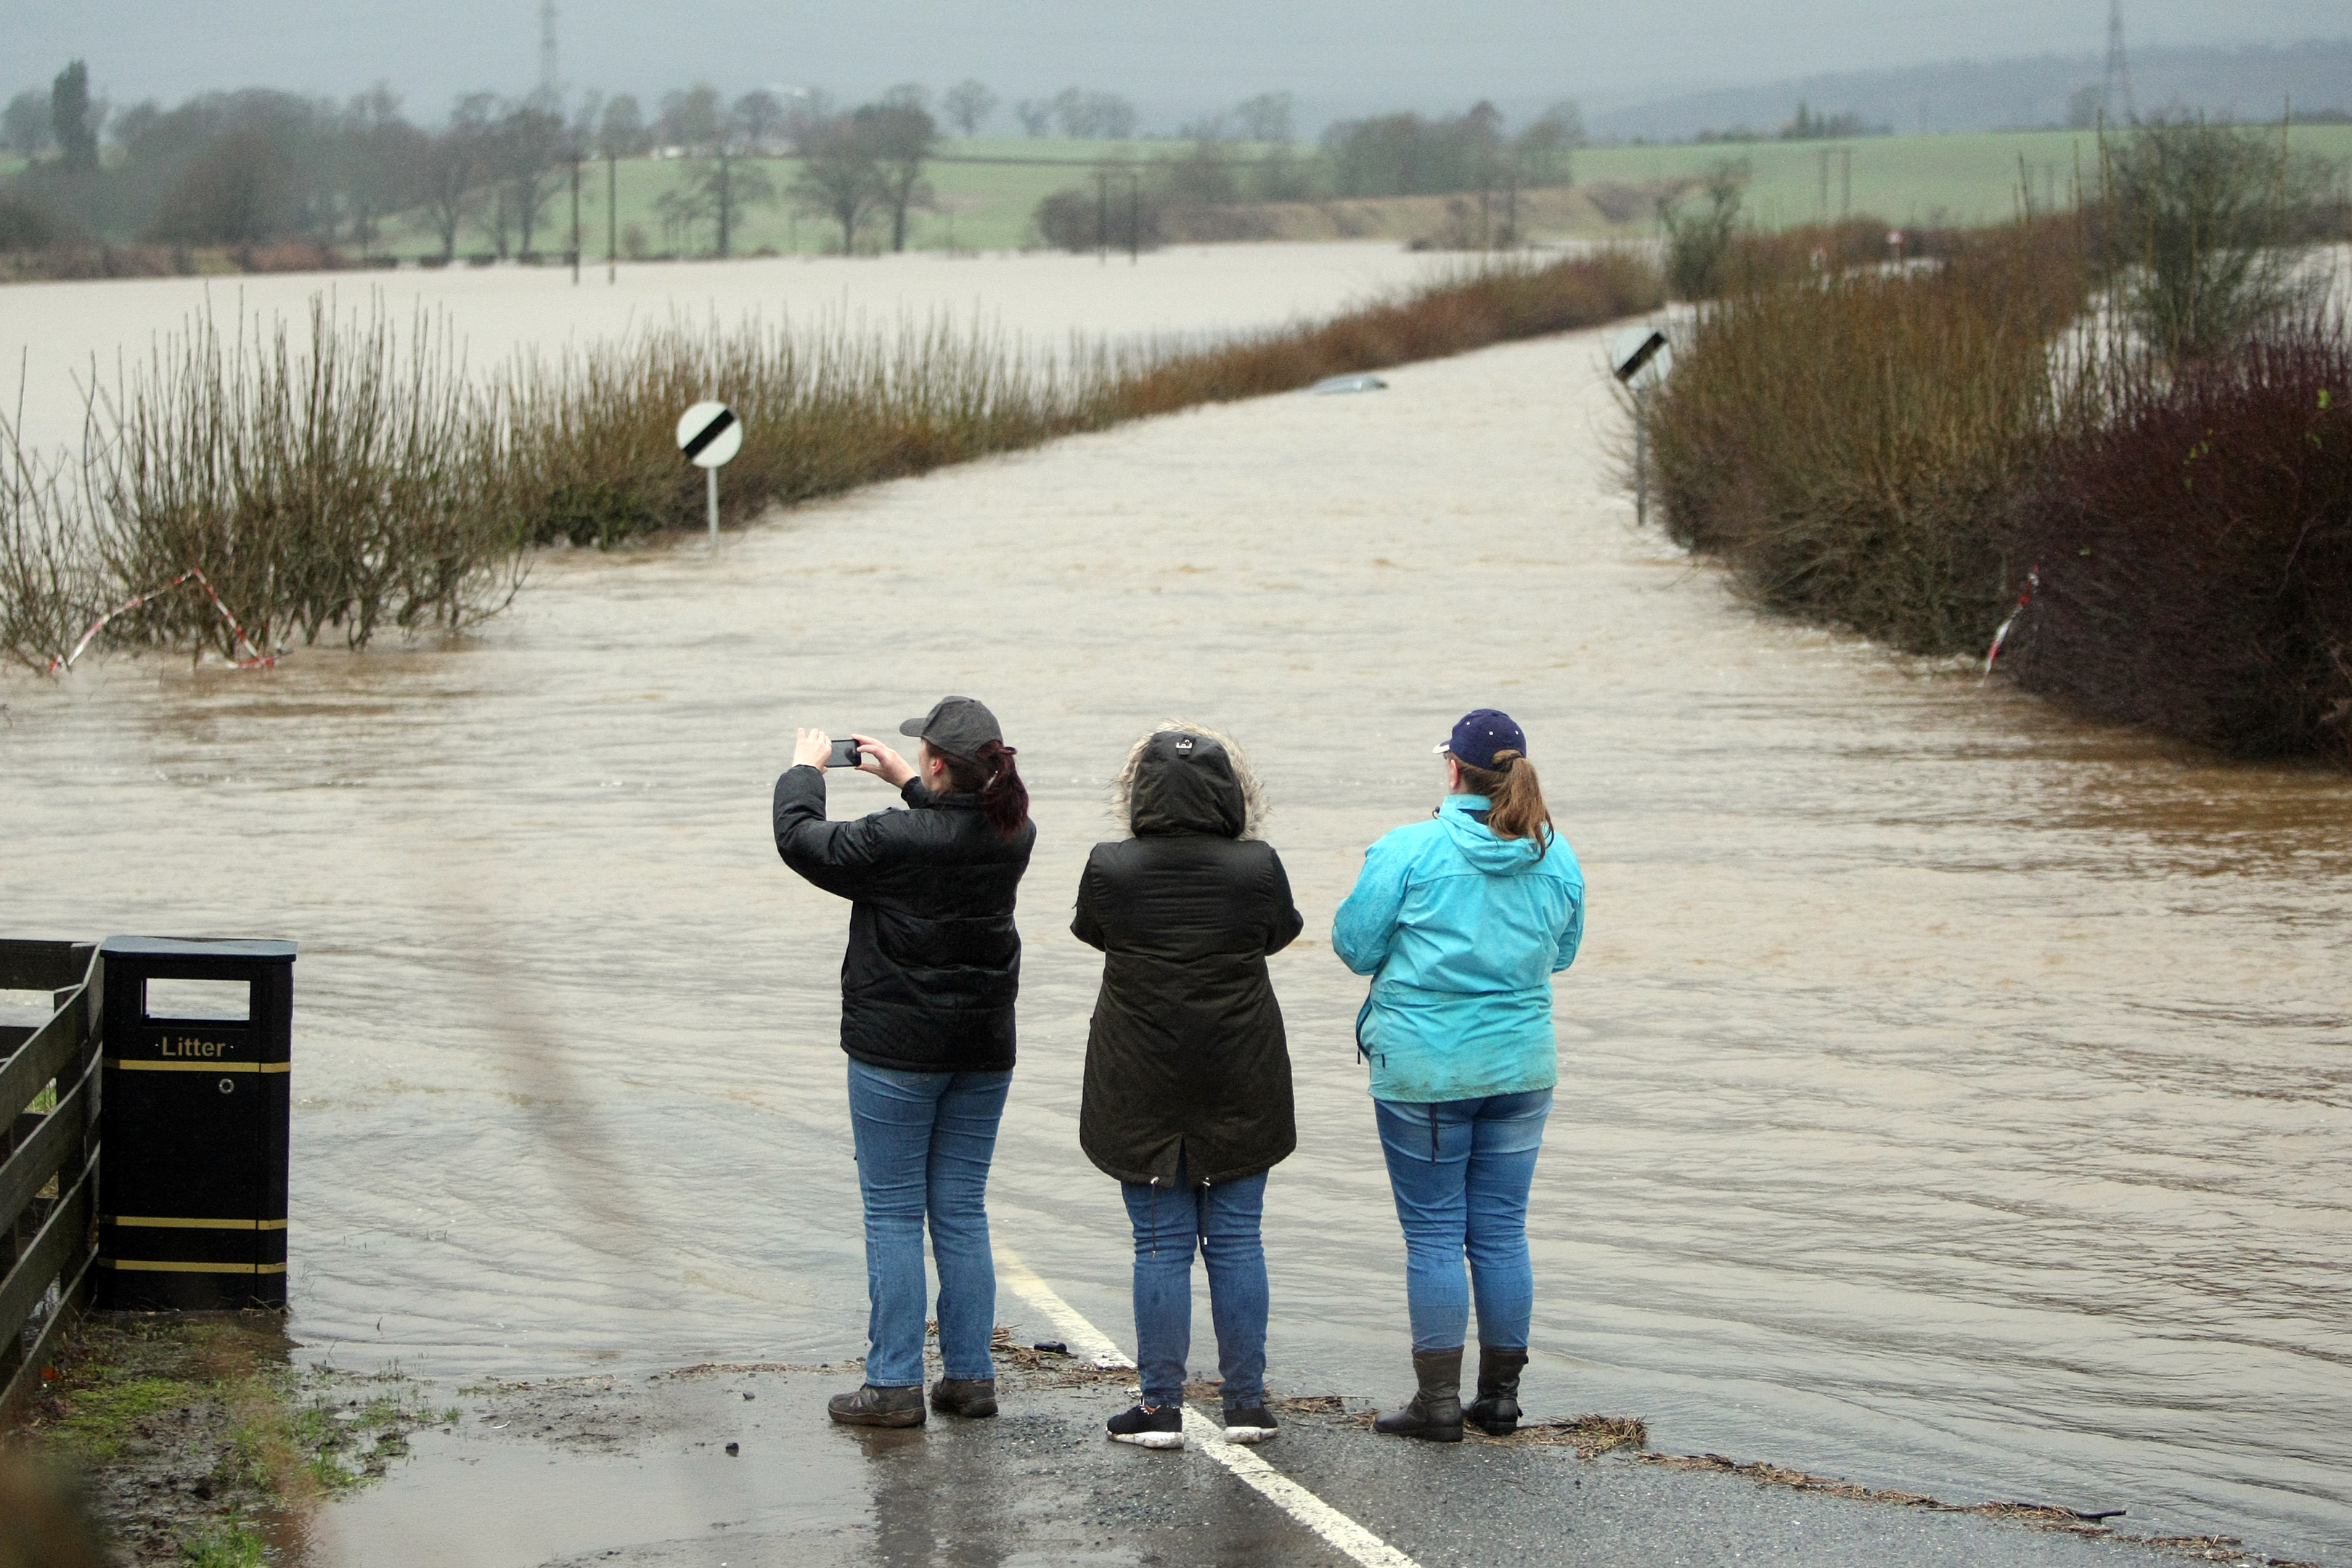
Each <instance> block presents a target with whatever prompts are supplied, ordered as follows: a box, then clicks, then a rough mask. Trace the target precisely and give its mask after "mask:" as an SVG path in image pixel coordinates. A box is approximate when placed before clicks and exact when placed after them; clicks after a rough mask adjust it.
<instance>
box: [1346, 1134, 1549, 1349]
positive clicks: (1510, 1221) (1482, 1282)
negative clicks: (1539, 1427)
mask: <svg viewBox="0 0 2352 1568" xmlns="http://www.w3.org/2000/svg"><path fill="white" fill-rule="evenodd" d="M1372 1105H1373V1107H1374V1110H1375V1113H1376V1114H1377V1116H1378V1118H1379V1121H1380V1128H1381V1152H1382V1153H1384V1154H1386V1155H1387V1156H1388V1163H1389V1185H1390V1187H1391V1189H1392V1190H1393V1191H1394V1192H1395V1194H1396V1209H1397V1222H1398V1223H1399V1224H1400V1225H1402V1226H1404V1294H1405V1303H1406V1305H1407V1306H1408V1307H1409V1308H1410V1309H1411V1310H1412V1348H1413V1353H1414V1354H1416V1355H1418V1354H1420V1353H1422V1352H1424V1351H1443V1350H1454V1349H1456V1348H1458V1347H1459V1346H1460V1345H1461V1344H1462V1342H1463V1340H1464V1338H1465V1331H1466V1330H1467V1329H1468V1327H1469V1323H1470V1298H1471V1293H1472V1292H1473V1291H1474V1290H1475V1292H1476V1294H1477V1298H1478V1339H1479V1342H1481V1343H1484V1344H1490V1345H1493V1346H1495V1347H1496V1348H1497V1349H1499V1350H1525V1349H1526V1348H1527V1344H1528V1319H1530V1318H1532V1317H1533V1316H1534V1315H1535V1306H1536V1276H1535V1269H1534V1267H1533V1266H1532V1265H1530V1264H1529V1263H1528V1185H1529V1184H1531V1183H1532V1182H1533V1181H1534V1180H1535V1174H1536V1154H1537V1152H1538V1151H1539V1150H1541V1149H1542V1148H1543V1132H1544V1119H1545V1118H1546V1117H1547V1116H1549V1115H1550V1114H1551V1090H1549V1089H1530V1090H1528V1091H1527V1092H1526V1093H1524V1094H1496V1095H1490V1096H1488V1097H1487V1098H1486V1099H1484V1100H1440V1101H1439V1102H1437V1103H1436V1104H1433V1105H1422V1104H1410V1103H1407V1102H1405V1101H1402V1100H1374V1101H1372ZM1465 1254H1467V1255H1468V1257H1469V1259H1470V1279H1469V1281H1468V1283H1467V1284H1466V1285H1465V1282H1464V1280H1463V1278H1462V1259H1463V1257H1464V1255H1465Z"/></svg>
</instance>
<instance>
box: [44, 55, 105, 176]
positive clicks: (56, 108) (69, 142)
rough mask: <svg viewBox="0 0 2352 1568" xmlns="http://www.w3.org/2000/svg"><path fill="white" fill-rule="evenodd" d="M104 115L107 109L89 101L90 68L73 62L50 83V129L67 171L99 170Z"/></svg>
mask: <svg viewBox="0 0 2352 1568" xmlns="http://www.w3.org/2000/svg"><path fill="white" fill-rule="evenodd" d="M103 118H104V111H103V110H100V108H99V106H98V105H96V104H94V103H92V102H91V101H90V97H89V67H88V66H86V65H84V64H82V62H81V61H79V60H75V61H73V62H72V63H71V64H69V65H68V66H67V67H66V68H65V69H63V70H61V71H59V72H58V79H57V80H55V81H54V82H51V83H50V84H49V130H50V132H51V133H52V134H53V135H55V136H56V137H57V139H58V157H59V161H60V162H61V163H64V164H65V166H66V169H67V171H68V173H71V174H95V173H96V172H97V170H98V127H99V121H100V120H101V119H103Z"/></svg>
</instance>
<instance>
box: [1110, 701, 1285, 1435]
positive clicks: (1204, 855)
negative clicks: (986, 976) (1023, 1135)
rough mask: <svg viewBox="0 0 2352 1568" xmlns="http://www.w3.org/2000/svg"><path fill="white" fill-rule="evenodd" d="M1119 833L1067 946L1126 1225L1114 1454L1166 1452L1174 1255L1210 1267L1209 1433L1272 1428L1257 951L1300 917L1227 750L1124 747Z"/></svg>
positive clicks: (1275, 1144)
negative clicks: (1119, 1448)
mask: <svg viewBox="0 0 2352 1568" xmlns="http://www.w3.org/2000/svg"><path fill="white" fill-rule="evenodd" d="M1116 804H1117V807H1118V811H1119V814H1120V815H1121V816H1124V817H1125V818H1126V819H1127V823H1128V826H1129V828H1130V829H1131V830H1132V832H1133V834H1134V837H1130V838H1124V839H1118V840H1114V841H1112V842H1110V843H1108V844H1097V845H1096V846H1095V849H1094V853H1093V854H1092V855H1091V856H1090V857H1088V858H1087V869H1086V874H1085V876H1084V877H1082V878H1081V879H1079V882H1078V910H1077V919H1076V921H1073V922H1072V924H1071V926H1070V930H1071V931H1072V932H1073V933H1074V934H1075V935H1076V937H1077V938H1078V940H1079V941H1081V942H1086V943H1087V944H1089V945H1091V946H1094V947H1098V948H1100V949H1102V950H1103V952H1104V954H1105V957H1104V962H1103V981H1102V993H1101V995H1100V996H1099V998H1098V999H1097V1001H1096V1003H1095V1016H1094V1023H1093V1026H1092V1027H1091V1029H1090V1030H1089V1032H1088V1034H1087V1080H1086V1098H1085V1103H1084V1107H1083V1109H1082V1110H1081V1111H1080V1113H1079V1118H1078V1141H1079V1142H1080V1143H1081V1144H1082V1145H1083V1146H1084V1147H1085V1149H1086V1152H1087V1158H1088V1159H1091V1160H1092V1161H1093V1162H1094V1163H1096V1164H1097V1166H1099V1167H1101V1169H1102V1170H1103V1171H1104V1172H1105V1173H1108V1174H1110V1175H1113V1176H1116V1177H1118V1180H1119V1183H1120V1184H1121V1186H1122V1188H1123V1189H1124V1191H1125V1195H1126V1198H1127V1212H1128V1216H1129V1219H1130V1220H1131V1221H1132V1222H1133V1224H1134V1226H1135V1340H1136V1360H1137V1363H1139V1372H1140V1374H1141V1381H1142V1384H1143V1400H1142V1403H1141V1404H1139V1405H1136V1406H1135V1407H1134V1408H1133V1409H1131V1410H1129V1411H1127V1412H1125V1413H1123V1414H1121V1415H1116V1416H1113V1417H1112V1418H1111V1421H1110V1434H1111V1436H1113V1437H1114V1438H1116V1439H1118V1441H1120V1442H1125V1443H1136V1444H1139V1445H1141V1446H1143V1447H1150V1448H1181V1447H1183V1446H1184V1436H1183V1433H1184V1426H1183V1405H1184V1362H1185V1356H1186V1354H1187V1352H1189V1351H1190V1349H1191V1348H1192V1251H1193V1247H1194V1245H1195V1243H1196V1242H1197V1244H1198V1246H1199V1247H1200V1251H1201V1255H1202V1260H1203V1261H1204V1262H1205V1263H1206V1264H1207V1266H1208V1270H1209V1300H1210V1303H1211V1306H1212V1309H1213V1313H1214V1316H1215V1320H1216V1326H1217V1361H1218V1365H1219V1367H1220V1369H1221V1370H1222V1371H1223V1376H1224V1384H1223V1394H1224V1411H1225V1436H1226V1437H1227V1438H1228V1439H1229V1440H1231V1441H1233V1442H1236V1443H1258V1442H1264V1441H1265V1439H1266V1438H1269V1437H1271V1436H1274V1435H1275V1423H1274V1418H1273V1417H1272V1416H1270V1415H1267V1414H1266V1411H1265V1323H1266V1312H1267V1302H1266V1283H1265V1246H1264V1245H1263V1243H1262V1242H1261V1241H1260V1239H1259V1236H1258V1224H1259V1219H1260V1216H1261V1215H1262V1213H1263V1212H1264V1207H1265V1173H1266V1172H1267V1171H1268V1170H1270V1169H1271V1168H1272V1167H1273V1166H1274V1165H1276V1163H1279V1162H1281V1161H1282V1160H1283V1159H1284V1158H1285V1157H1286V1156H1287V1155H1288V1154H1289V1152H1291V1150H1292V1149H1293V1148H1295V1147H1296V1146H1297V1142H1298V1138H1297V1130H1296V1128H1295V1126H1294V1125H1293V1122H1292V1118H1291V1100H1290V1052H1289V1048H1288V1047H1287V1046H1286V1044H1285V1042H1284V1039H1283V1033H1282V1009H1281V1007H1280V1006H1278V1005H1276V1002H1275V999H1274V986H1273V983H1272V982H1271V981H1270V980H1269V979H1268V978H1267V975H1266V970H1265V960H1266V955H1267V954H1268V953H1273V952H1281V951H1282V949H1284V948H1285V947H1287V946H1288V945H1289V944H1290V940H1291V939H1292V938H1293V937H1295V936H1297V934H1298V931H1299V928H1300V926H1301V925H1302V924H1303V923H1304V922H1303V921H1301V919H1300V917H1299V913H1298V910H1297V909H1296V908H1295V907H1294V906H1293V905H1292V903H1291V901H1290V880H1289V879H1288V878H1287V877H1286V876H1285V875H1284V874H1283V869H1282V860H1281V858H1279V857H1278V856H1276V854H1275V852H1274V849H1273V847H1271V846H1269V845H1267V844H1265V843H1262V842H1260V841H1258V838H1257V828H1258V820H1259V818H1260V816H1262V815H1263V808H1262V806H1261V805H1260V799H1259V792H1258V787H1257V779H1256V777H1255V775H1254V774H1253V773H1251V772H1250V769H1249V763H1248V762H1247V760H1246V759H1245V758H1244V757H1243V756H1242V754H1241V752H1240V751H1239V750H1238V749H1236V748H1235V747H1234V743H1233V742H1231V741H1228V740H1227V739H1225V738H1224V737H1223V735H1220V734H1218V733H1217V732H1216V731H1213V730H1208V729H1204V728H1202V726H1201V725H1198V724H1191V723H1184V722H1181V721H1180V722H1175V723H1169V724H1163V725H1161V726H1160V728H1159V729H1158V730H1156V731H1152V732H1151V733H1150V734H1149V735H1146V736H1144V737H1143V739H1142V740H1140V741H1139V742H1136V743H1135V748H1134V750H1133V751H1132V752H1129V754H1128V759H1127V766H1126V768H1125V770H1124V771H1123V772H1121V773H1120V774H1119V779H1118V786H1117V790H1116Z"/></svg>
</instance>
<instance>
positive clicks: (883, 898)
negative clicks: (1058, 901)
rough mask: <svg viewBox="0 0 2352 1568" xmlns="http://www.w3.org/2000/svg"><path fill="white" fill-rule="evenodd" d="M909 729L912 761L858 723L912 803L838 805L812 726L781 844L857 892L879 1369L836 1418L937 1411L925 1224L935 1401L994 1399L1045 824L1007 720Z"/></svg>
mask: <svg viewBox="0 0 2352 1568" xmlns="http://www.w3.org/2000/svg"><path fill="white" fill-rule="evenodd" d="M898 729H899V732H900V733H901V734H906V735H913V736H915V737H917V742H918V743H917V745H916V747H915V761H914V762H913V763H911V764H910V763H908V762H907V760H906V759H905V758H903V757H901V756H899V755H898V752H894V751H892V750H891V749H890V748H889V747H888V746H887V745H884V744H883V743H882V742H879V741H877V740H875V739H874V738H873V737H871V736H868V735H853V736H851V737H850V739H851V740H852V741H854V742H856V745H857V749H858V752H859V753H860V755H861V759H862V760H861V761H860V762H859V763H858V764H857V766H858V771H860V772H861V773H874V774H877V775H878V776H879V777H880V778H881V779H882V780H883V781H884V782H885V783H887V784H896V785H898V789H899V794H900V795H901V796H902V797H903V798H904V799H905V801H906V803H907V805H908V809H907V810H905V811H898V810H891V811H877V812H876V813H874V814H873V815H872V816H861V817H859V818H858V819H857V820H856V821H855V822H827V821H826V820H825V819H824V774H825V765H826V760H827V758H828V756H829V755H830V753H831V752H832V749H833V742H832V739H831V737H829V736H828V735H826V734H825V733H824V731H822V730H803V731H799V736H798V739H797V741H796V742H795V743H794V744H793V766H792V767H791V768H789V769H788V770H786V772H785V773H784V774H783V776H782V777H781V778H779V779H778V780H777V781H776V851H777V853H778V854H780V855H782V857H783V858H784V864H785V865H787V866H790V867H791V868H793V870H795V871H798V872H799V873H800V874H801V875H802V876H803V877H805V878H807V879H809V880H810V881H811V882H814V883H815V884H816V885H817V886H818V887H820V888H822V889H824V890H825V891H826V892H828V893H837V894H839V895H840V896H841V897H843V898H845V899H847V900H850V910H849V947H848V951H847V952H845V953H844V954H843V956H842V961H841V1048H842V1049H843V1050H844V1051H846V1052H847V1053H848V1054H849V1114H850V1122H851V1126H852V1129H853V1131H855V1133H856V1148H857V1186H858V1193H859V1195H860V1197H861V1198H862V1199H863V1200H864V1205H865V1210H866V1293H867V1297H868V1300H869V1310H868V1315H867V1318H866V1339H867V1341H868V1348H867V1351H866V1382H865V1385H864V1386H863V1387H860V1388H859V1389H857V1390H856V1392H854V1393H850V1394H835V1395H834V1397H833V1399H832V1401H831V1403H830V1405H829V1406H828V1408H829V1409H830V1410H831V1412H832V1415H833V1418H834V1419H835V1421H840V1422H845V1423H847V1424H849V1425H852V1426H921V1425H922V1424H923V1420H924V1415H923V1320H924V1316H925V1313H924V1310H923V1308H924V1289H923V1229H924V1222H925V1220H926V1219H928V1220H929V1226H930V1235H931V1257H932V1259H933V1261H934V1262H935V1263H936V1264H937V1265H938V1268H939V1275H940V1299H939V1310H938V1313H937V1316H938V1318H939V1323H940V1359H941V1360H942V1362H943V1363H945V1367H944V1371H945V1375H944V1377H943V1378H942V1379H941V1381H940V1384H938V1386H936V1387H935V1388H933V1389H932V1391H931V1406H932V1408H934V1409H936V1410H939V1411H940V1412H942V1413H943V1414H947V1415H995V1414H996V1368H995V1364H994V1363H992V1361H991V1360H990V1359H989V1352H988V1345H989V1341H990V1339H991V1337H992V1335H993V1333H994V1332H995V1322H996V1267H995V1263H994V1261H993V1259H992V1258H991V1256H990V1254H989V1248H988V1213H987V1210H986V1208H985V1206H984V1202H985V1199H986V1196H987V1191H988V1164H989V1159H990V1156H991V1155H992V1153H993V1152H995V1148H996V1124H997V1121H998V1120H999V1118H1000V1117H1002V1116H1003V1111H1004V1092H1005V1089H1006V1088H1007V1087H1008V1086H1009V1085H1010V1084H1011V1082H1012V1079H1013V996H1014V994H1015V992H1017V991H1018V989H1019V987H1020V980H1021V937H1020V933H1019V932H1017V931H1014V929H1013V893H1014V891H1015V889H1018V888H1019V886H1020V883H1021V874H1022V873H1023V872H1024V871H1025V870H1027V869H1028V868H1029V849H1030V847H1031V845H1032V844H1034V842H1035V840H1036V837H1037V829H1036V828H1035V826H1033V825H1032V824H1031V823H1030V821H1029V792H1028V791H1027V790H1026V789H1025V788H1024V787H1023V785H1022V783H1021V775H1020V773H1018V772H1017V771H1016V770H1015V769H1014V767H1013V748H1012V747H1010V746H1008V745H1006V744H1005V743H1004V736H1003V731H1000V730H999V729H998V728H997V723H996V716H995V715H994V714H992V713H991V712H990V711H989V710H987V709H986V708H984V707H982V705H981V704H980V703H978V702H976V701H974V700H971V698H969V697H950V698H947V699H945V700H942V701H940V703H939V705H938V706H936V707H934V708H933V709H932V710H930V712H929V714H927V715H925V716H924V717H923V718H920V719H909V720H908V721H906V722H905V723H904V724H901V725H900V726H899V727H898Z"/></svg>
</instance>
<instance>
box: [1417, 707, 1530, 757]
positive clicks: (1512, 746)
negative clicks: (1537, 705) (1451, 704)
mask: <svg viewBox="0 0 2352 1568" xmlns="http://www.w3.org/2000/svg"><path fill="white" fill-rule="evenodd" d="M1437 749H1438V750H1439V751H1440V752H1445V753H1447V754H1448V755H1451V756H1456V757H1459V758H1461V759H1462V760H1463V761H1464V762H1465V763H1469V764H1470V765H1471V766H1472V767H1474V768H1491V767H1493V766H1494V765H1495V753H1496V752H1518V753H1519V755H1521V756H1523V757H1524V756H1526V755H1527V754H1528V737H1527V732H1526V731H1523V730H1521V729H1520V728H1519V727H1518V725H1517V724H1515V723H1513V722H1512V721H1511V716H1510V715H1509V714H1508V713H1506V712H1504V711H1502V710H1500V709H1496V708H1474V709H1472V710H1470V711H1469V712H1467V713H1465V714H1464V715H1462V721H1461V722H1460V723H1458V724H1456V725H1454V733H1453V734H1452V735H1451V736H1449V737H1448V738H1447V739H1446V742H1445V743H1444V745H1442V746H1440V747H1438V748H1437Z"/></svg>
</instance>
